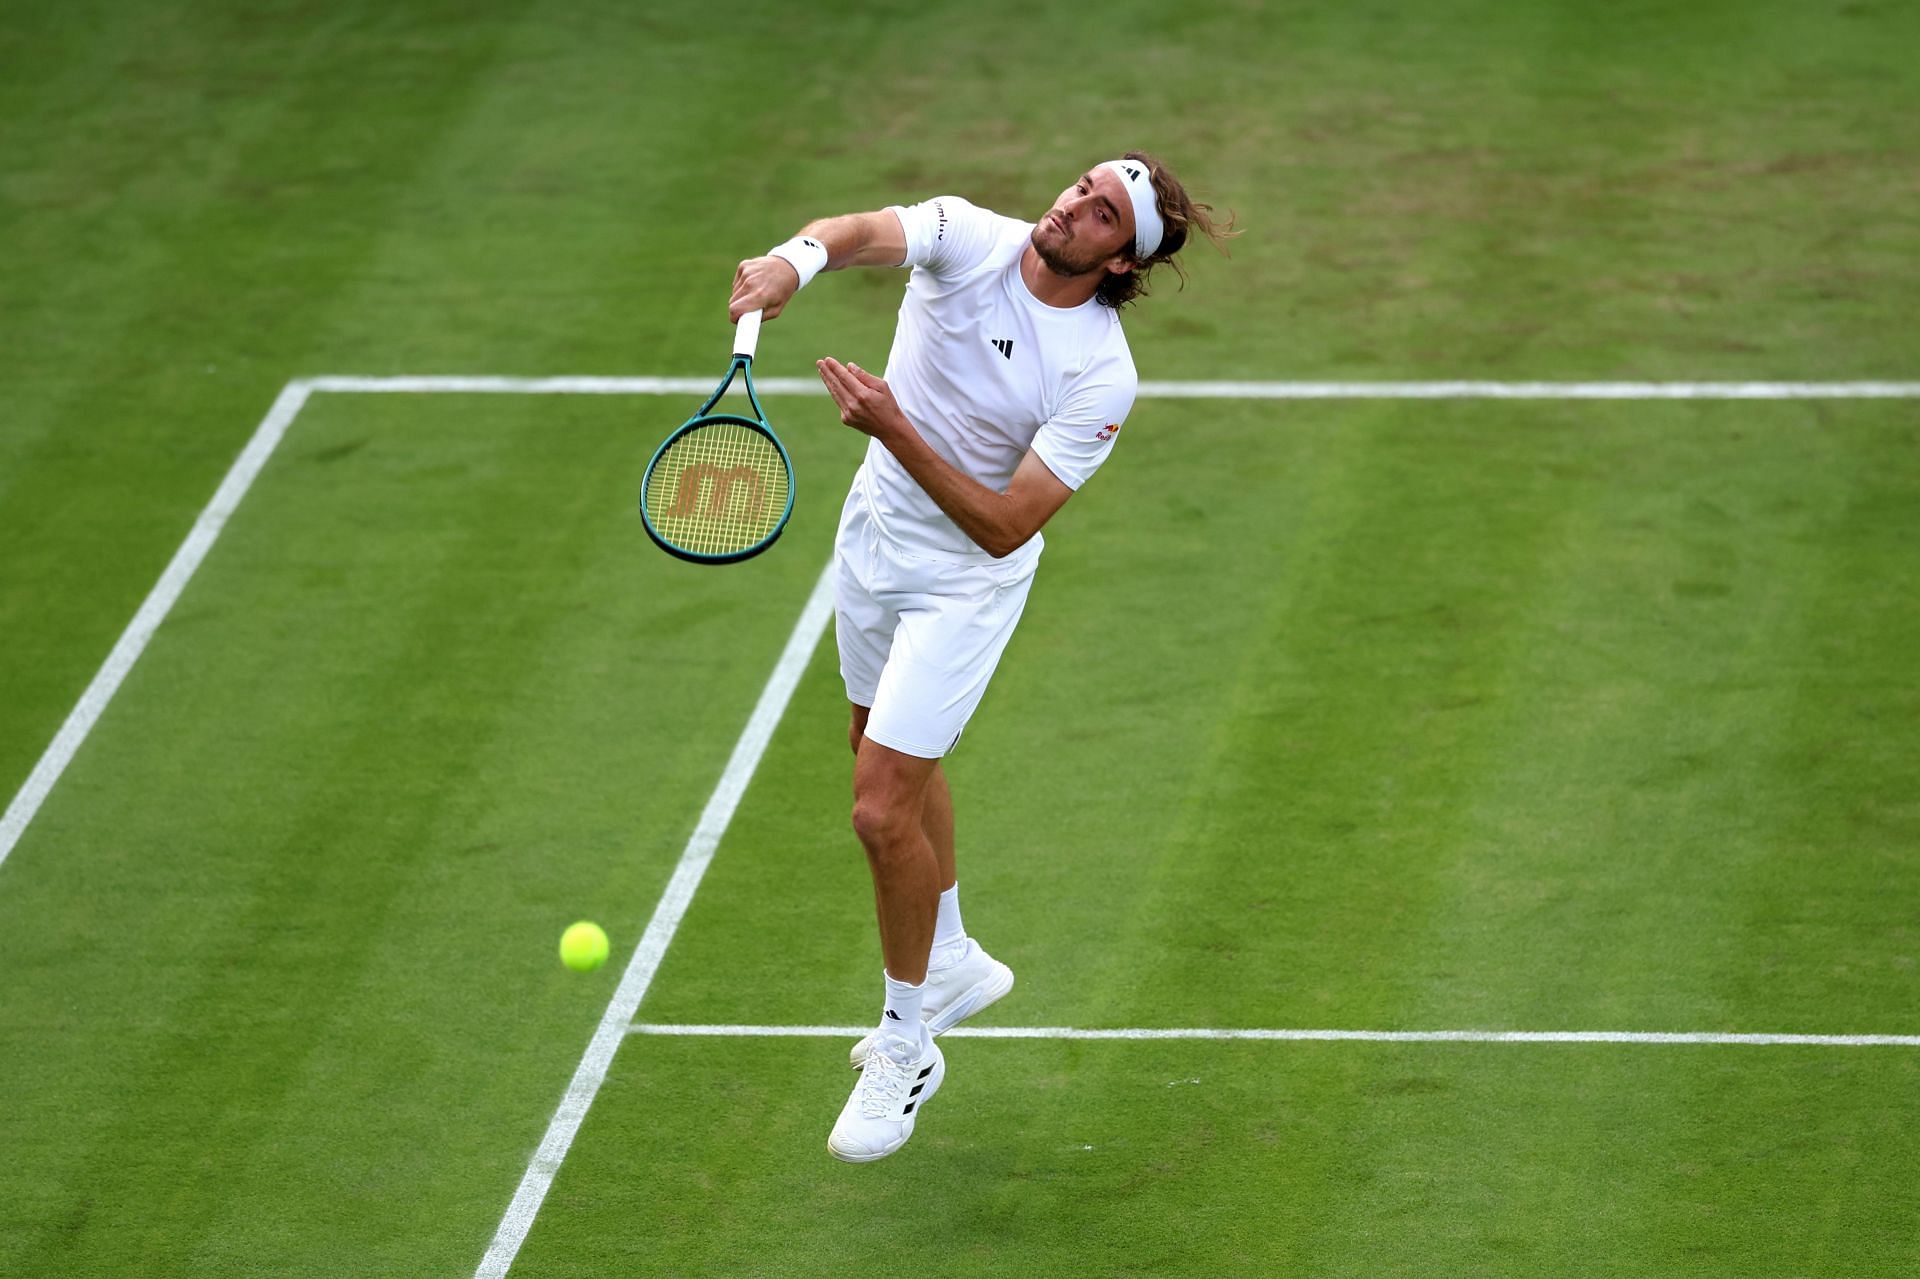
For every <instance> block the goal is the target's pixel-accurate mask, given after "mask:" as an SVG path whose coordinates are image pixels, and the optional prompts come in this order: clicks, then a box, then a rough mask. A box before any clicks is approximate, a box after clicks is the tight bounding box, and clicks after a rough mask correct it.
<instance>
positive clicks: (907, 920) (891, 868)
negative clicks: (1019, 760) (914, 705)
mask: <svg viewBox="0 0 1920 1279" xmlns="http://www.w3.org/2000/svg"><path fill="white" fill-rule="evenodd" d="M938 767H939V761H938V760H932V759H922V758H920V757H919V756H917V755H908V754H905V753H903V752H901V751H897V750H894V749H892V748H891V747H887V746H882V745H880V743H878V742H876V741H872V740H870V739H868V740H863V741H862V742H861V743H860V753H859V754H858V755H857V756H855V758H854V763H853V831H854V834H856V835H858V836H859V837H860V843H861V846H862V847H864V848H865V849H866V851H867V869H868V870H869V871H870V872H872V874H873V893H874V901H875V905H876V906H877V908H878V911H877V913H878V916H879V920H880V951H881V954H882V955H884V956H885V958H886V961H887V973H888V975H889V976H891V977H892V978H893V979H894V980H895V981H899V982H906V983H907V984H908V985H912V986H918V985H920V984H921V983H922V982H924V981H925V980H926V979H927V955H928V953H929V952H930V951H931V950H932V949H933V928H934V920H935V917H936V916H937V915H938V913H939V909H940V882H939V880H940V863H939V859H938V858H937V857H936V856H935V855H934V850H933V844H932V842H931V841H930V840H928V838H927V832H926V830H925V828H924V827H923V826H922V825H921V818H922V816H923V810H924V808H925V805H926V802H927V790H928V788H929V786H930V785H931V784H932V781H933V775H934V772H935V770H936V769H937V768H938Z"/></svg>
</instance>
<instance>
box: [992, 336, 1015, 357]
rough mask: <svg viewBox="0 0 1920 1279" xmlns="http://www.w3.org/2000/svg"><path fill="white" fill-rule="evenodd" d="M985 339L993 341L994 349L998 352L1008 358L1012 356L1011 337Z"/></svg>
mask: <svg viewBox="0 0 1920 1279" xmlns="http://www.w3.org/2000/svg"><path fill="white" fill-rule="evenodd" d="M987 340H988V341H989V342H991V343H993V349H994V350H996V351H998V352H1000V354H1002V355H1004V356H1006V357H1007V358H1008V359H1009V360H1011V359H1012V358H1013V339H1012V338H988V339H987Z"/></svg>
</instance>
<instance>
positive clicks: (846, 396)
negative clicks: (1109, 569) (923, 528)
mask: <svg viewBox="0 0 1920 1279" xmlns="http://www.w3.org/2000/svg"><path fill="white" fill-rule="evenodd" d="M819 368H820V380H821V381H823V382H825V383H826V384H827V390H828V391H829V392H831V393H832V395H833V398H834V402H835V403H837V404H838V405H839V406H840V420H841V421H842V422H844V423H846V424H847V425H848V426H851V427H853V428H854V429H855V430H858V431H861V432H864V433H865V434H867V435H871V436H872V437H873V438H874V439H876V440H879V441H880V443H881V444H882V445H884V446H885V447H886V450H887V451H888V452H889V453H891V454H893V455H894V457H895V458H897V459H899V462H900V465H901V466H903V467H905V468H906V470H907V474H909V475H911V476H912V477H913V478H914V481H915V482H916V483H918V484H919V485H920V487H921V488H923V489H925V490H926V493H927V496H928V497H930V498H932V499H933V500H934V504H935V505H937V506H938V507H939V508H940V509H941V510H943V511H945V512H946V513H947V518H948V519H950V520H952V521H953V522H954V523H955V524H958V525H959V526H960V531H961V532H963V533H965V534H966V535H967V536H968V537H969V538H971V539H973V542H974V544H975V545H976V546H978V547H979V548H980V549H981V550H983V551H985V552H986V553H987V554H989V555H991V556H993V557H994V558H995V559H1002V558H1004V557H1006V556H1008V555H1011V554H1013V553H1014V552H1015V551H1017V550H1019V549H1020V548H1021V547H1023V546H1025V545H1026V544H1027V543H1028V542H1029V541H1031V540H1033V535H1034V534H1035V533H1038V532H1039V531H1040V528H1041V526H1042V525H1044V524H1045V523H1046V522H1047V521H1048V520H1050V519H1052V518H1053V515H1054V512H1056V511H1058V510H1059V509H1060V508H1061V507H1063V506H1065V505H1066V504H1067V499H1068V498H1070V497H1072V496H1073V490H1072V489H1071V488H1068V487H1067V486H1066V484H1064V483H1062V482H1061V480H1060V478H1059V477H1058V476H1056V475H1055V474H1054V473H1053V472H1052V471H1051V470H1049V469H1048V467H1047V464H1046V463H1045V462H1043V461H1041V460H1040V455H1039V454H1038V453H1031V452H1030V453H1028V454H1027V455H1026V456H1025V457H1023V458H1021V459H1020V465H1019V466H1018V467H1016V468H1015V469H1014V472H1013V479H1012V481H1010V482H1009V483H1008V485H1007V490H1006V492H1004V493H996V492H994V491H993V490H992V489H990V488H988V487H987V486H986V485H984V484H982V483H980V481H978V480H976V479H974V478H973V477H972V476H970V475H968V474H966V473H965V472H963V471H961V470H960V468H959V467H957V466H955V465H954V464H953V463H951V462H949V461H947V459H945V458H944V457H941V456H940V455H939V454H938V453H936V452H935V451H934V449H933V446H932V445H930V444H928V443H927V442H926V440H924V439H922V438H921V436H920V432H918V431H916V430H915V429H914V428H913V423H911V422H909V421H908V420H907V415H906V414H904V413H902V412H901V411H900V406H899V404H898V403H896V402H895V400H894V398H893V392H892V391H891V390H890V389H888V387H887V384H886V383H885V382H883V381H882V380H881V379H879V378H877V377H875V376H874V375H873V374H871V373H869V372H867V371H866V370H865V369H862V368H861V367H859V366H858V365H848V364H842V363H840V361H838V360H833V359H826V360H821V361H820V362H819Z"/></svg>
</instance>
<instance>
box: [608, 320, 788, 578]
mask: <svg viewBox="0 0 1920 1279" xmlns="http://www.w3.org/2000/svg"><path fill="white" fill-rule="evenodd" d="M760 319H761V313H760V312H759V311H748V312H747V313H746V314H744V315H742V316H741V317H740V323H739V327H738V328H737V329H736V330H735V332H734V339H733V363H732V364H731V365H730V366H728V368H727V375H726V377H724V378H722V379H721V380H720V385H719V386H718V387H716V388H715V389H714V392H713V394H712V395H710V396H708V397H707V402H706V403H705V404H702V405H701V406H700V408H699V411H698V412H696V413H695V414H694V415H693V416H692V417H690V418H688V419H687V421H686V423H685V424H684V425H682V426H681V427H680V429H679V430H677V431H675V432H674V433H673V434H672V435H670V436H668V437H667V440H666V442H665V443H664V444H662V445H661V446H660V447H659V448H658V449H656V450H655V451H654V454H653V460H651V461H650V462H648V463H647V473H646V477H645V478H644V479H642V480H641V482H640V519H641V522H642V523H643V524H645V525H646V529H647V536H649V537H651V538H652V539H653V540H654V541H655V542H657V543H659V545H660V549H661V550H663V551H665V552H667V553H668V554H669V555H677V556H679V557H680V558H681V559H683V560H690V561H692V562H693V563H695V564H731V563H734V562H736V561H738V560H744V559H748V558H750V557H752V556H755V555H758V554H759V553H760V552H762V551H764V550H766V549H767V548H768V547H769V546H772V545H773V542H774V539H775V538H777V537H779V536H780V531H781V530H782V529H784V528H786V526H787V519H788V517H789V516H791V515H792V514H793V463H792V461H791V460H790V459H789V458H788V457H787V450H786V446H785V445H783V444H781V443H780V440H779V438H778V437H777V436H775V435H774V433H773V425H772V423H770V422H768V421H767V414H766V411H765V410H764V409H762V408H761V407H760V397H759V396H758V395H756V394H755V393H754V389H753V352H754V348H755V346H757V345H758V343H759V340H760ZM736 375H737V376H739V377H740V378H741V379H742V384H743V385H744V386H745V388H746V392H747V403H748V404H750V405H752V406H753V416H752V417H751V418H747V417H741V416H739V415H738V414H734V413H715V412H714V411H713V406H714V405H716V404H718V403H719V402H720V397H721V396H723V395H725V394H726V393H727V387H729V386H730V385H732V384H733V379H734V377H735V376H736Z"/></svg>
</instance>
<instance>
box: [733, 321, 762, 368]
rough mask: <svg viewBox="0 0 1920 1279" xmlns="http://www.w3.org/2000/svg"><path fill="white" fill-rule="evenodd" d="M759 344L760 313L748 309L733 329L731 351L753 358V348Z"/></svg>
mask: <svg viewBox="0 0 1920 1279" xmlns="http://www.w3.org/2000/svg"><path fill="white" fill-rule="evenodd" d="M759 344H760V313H759V312H758V311H749V312H747V313H746V314H745V315H743V316H741V317H740V323H739V324H737V325H736V326H734V330H733V353H734V354H735V355H744V356H746V357H747V358H748V359H749V360H751V359H752V358H753V348H754V347H756V346H758V345H759Z"/></svg>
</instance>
